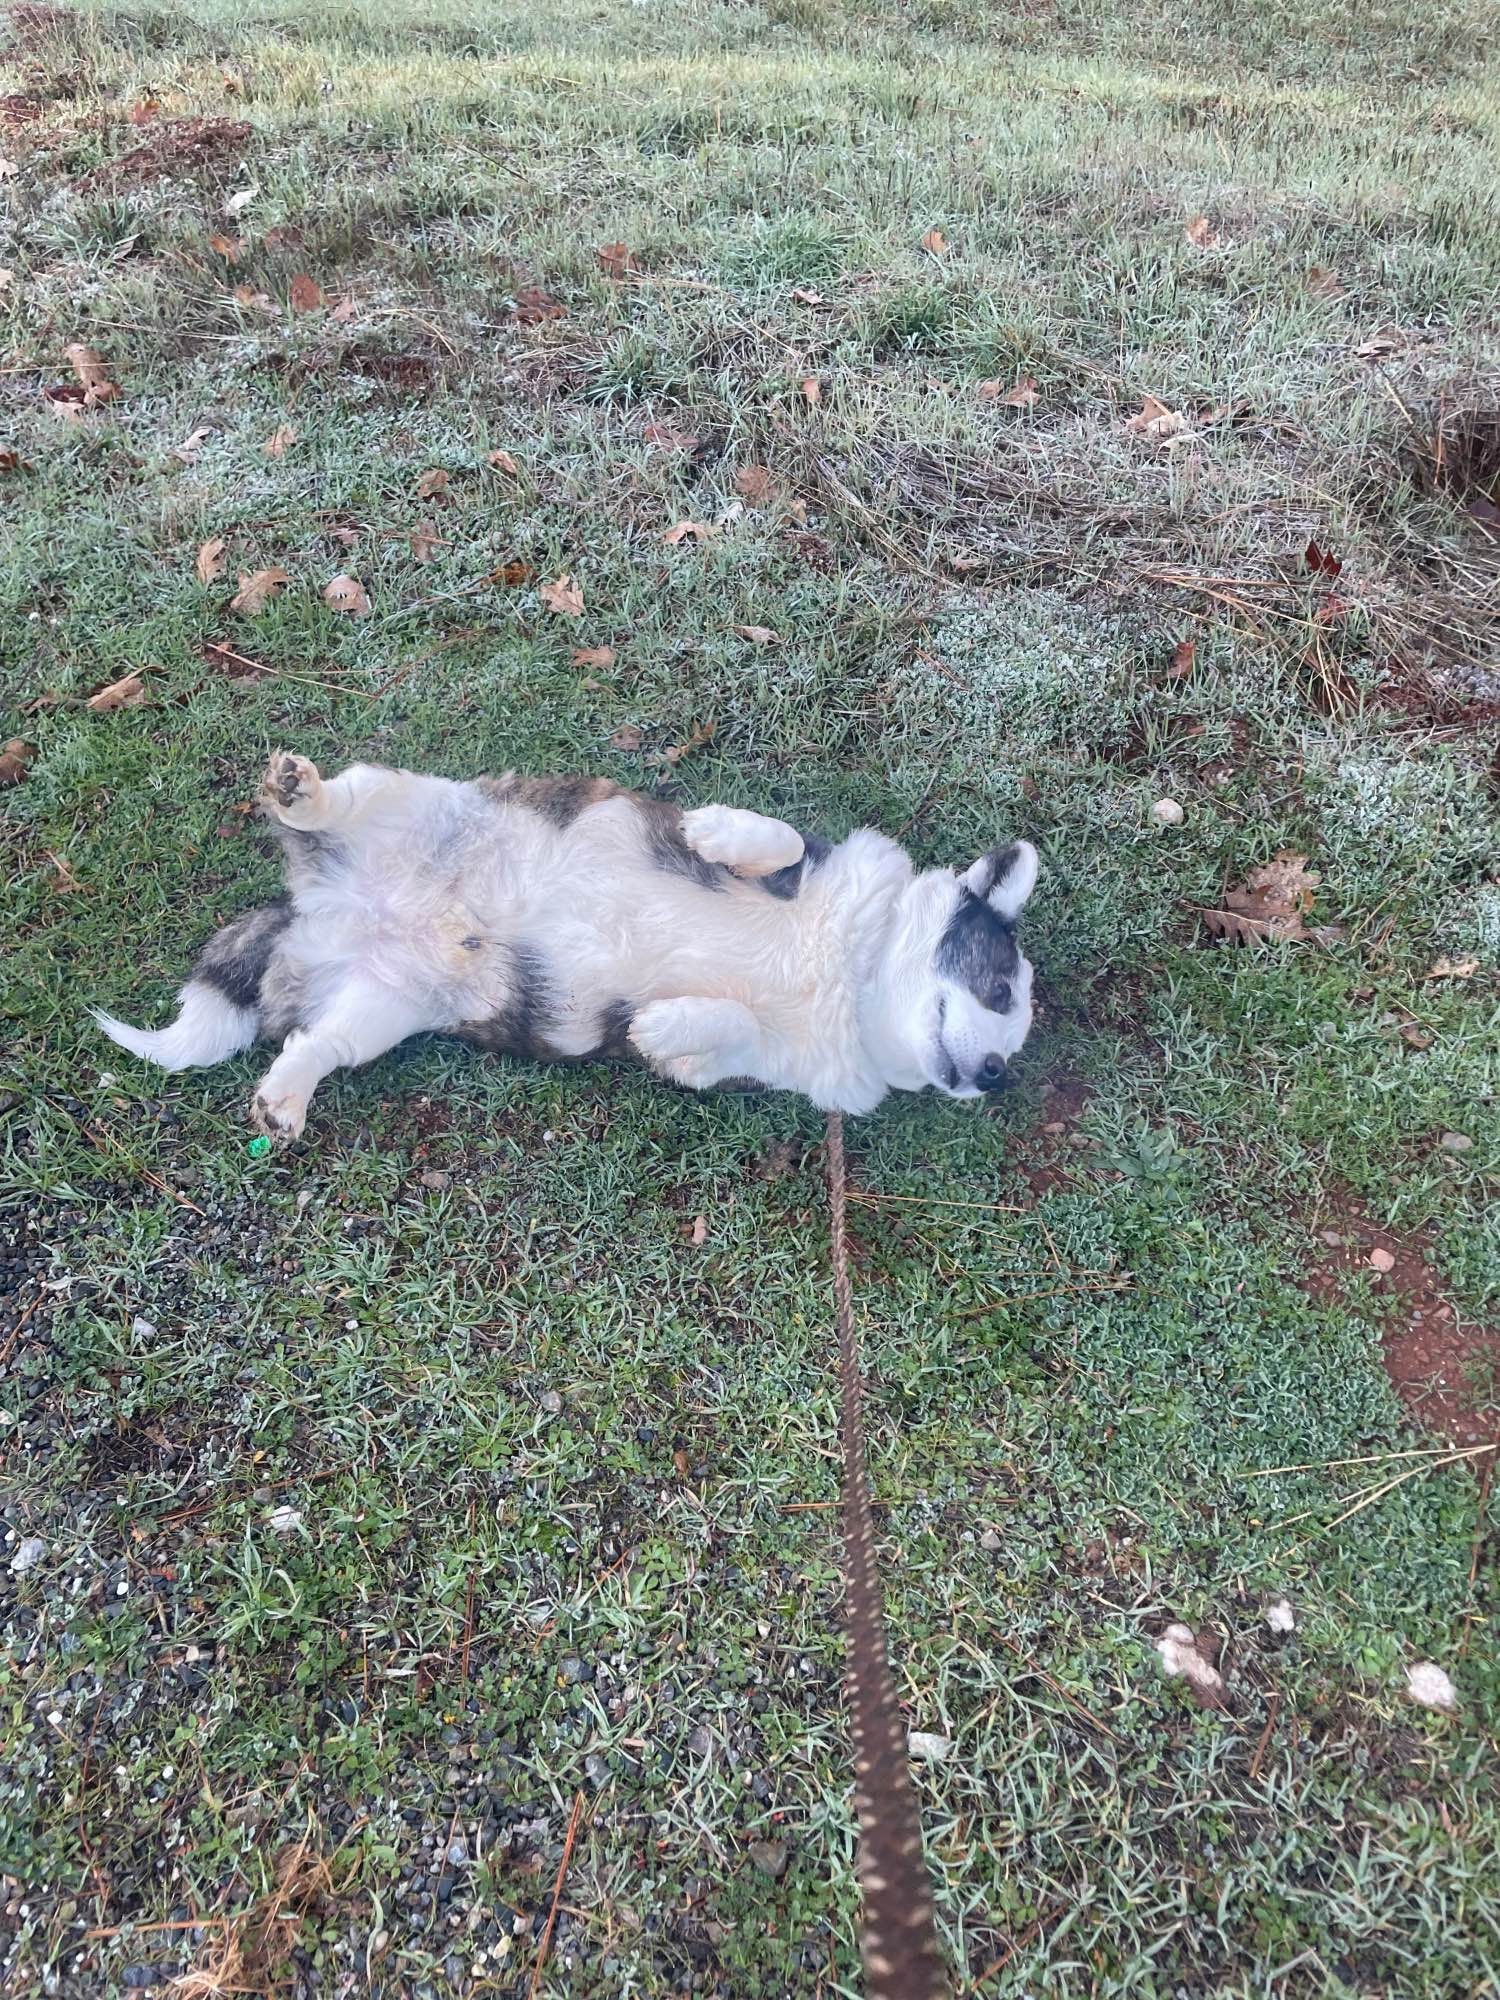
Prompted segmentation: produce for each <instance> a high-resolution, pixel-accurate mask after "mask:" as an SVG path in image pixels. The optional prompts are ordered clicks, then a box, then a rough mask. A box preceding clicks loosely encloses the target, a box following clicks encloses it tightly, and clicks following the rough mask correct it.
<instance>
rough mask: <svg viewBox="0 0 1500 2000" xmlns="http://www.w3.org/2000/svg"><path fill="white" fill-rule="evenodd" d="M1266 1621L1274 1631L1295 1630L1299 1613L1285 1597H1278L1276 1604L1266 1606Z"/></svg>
mask: <svg viewBox="0 0 1500 2000" xmlns="http://www.w3.org/2000/svg"><path fill="white" fill-rule="evenodd" d="M1266 1623H1267V1624H1268V1625H1269V1626H1270V1628H1271V1630H1272V1631H1273V1632H1295V1631H1296V1629H1297V1615H1296V1613H1295V1612H1294V1611H1293V1610H1292V1607H1291V1605H1290V1604H1288V1603H1287V1601H1286V1599H1285V1598H1284V1597H1278V1598H1277V1600H1276V1602H1275V1603H1274V1604H1268V1605H1267V1606H1266Z"/></svg>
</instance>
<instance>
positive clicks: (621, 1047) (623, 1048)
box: [589, 1000, 635, 1061]
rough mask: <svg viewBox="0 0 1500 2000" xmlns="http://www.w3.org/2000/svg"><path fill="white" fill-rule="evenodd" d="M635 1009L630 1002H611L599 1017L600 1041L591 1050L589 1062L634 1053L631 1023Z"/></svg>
mask: <svg viewBox="0 0 1500 2000" xmlns="http://www.w3.org/2000/svg"><path fill="white" fill-rule="evenodd" d="M634 1015H635V1009H634V1007H632V1006H631V1004H630V1002H629V1001H628V1000H611V1001H610V1003H609V1005H608V1006H607V1007H606V1008H605V1010H604V1012H603V1013H602V1014H601V1015H600V1017H599V1040H598V1042H597V1043H596V1044H595V1046H594V1047H593V1048H592V1049H590V1050H589V1060H590V1061H593V1060H595V1059H598V1058H601V1057H604V1056H628V1055H631V1054H633V1053H634V1051H633V1050H632V1048H631V1046H630V1023H631V1021H632V1019H633V1018H634Z"/></svg>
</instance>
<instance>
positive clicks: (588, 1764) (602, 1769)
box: [583, 1750, 609, 1785]
mask: <svg viewBox="0 0 1500 2000" xmlns="http://www.w3.org/2000/svg"><path fill="white" fill-rule="evenodd" d="M583 1768H584V1771H585V1772H586V1773H587V1776H588V1780H589V1783H590V1784H591V1785H607V1784H608V1783H609V1766H608V1764H606V1763H605V1761H604V1759H603V1758H602V1757H601V1756H600V1755H599V1752H598V1751H597V1750H591V1751H590V1752H589V1754H588V1755H587V1757H585V1758H584V1760H583Z"/></svg>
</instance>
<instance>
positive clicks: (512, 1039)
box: [453, 944, 557, 1062]
mask: <svg viewBox="0 0 1500 2000" xmlns="http://www.w3.org/2000/svg"><path fill="white" fill-rule="evenodd" d="M509 952H510V961H511V989H510V992H509V994H508V995H507V996H506V999H505V1002H504V1004H503V1005H502V1006H500V1007H497V1008H496V1010H495V1012H494V1013H493V1014H491V1015H489V1016H488V1017H487V1018H486V1019H485V1020H482V1021H461V1022H460V1023H459V1025H458V1026H457V1027H456V1028H455V1029H454V1030H453V1032H454V1034H456V1035H462V1036H463V1037H464V1039H465V1041H470V1042H477V1043H478V1045H479V1046H480V1048H483V1049H490V1050H493V1051H494V1052H495V1053H497V1054H500V1055H512V1056H525V1057H527V1058H528V1059H529V1060H530V1061H532V1062H554V1061H556V1059H557V1058H556V1055H555V1053H554V1051H553V1049H552V1047H551V1045H550V1044H549V1042H548V1040H547V1030H548V1027H549V1025H550V1022H551V1018H552V988H551V983H550V981H549V980H548V977H547V968H546V965H545V964H544V962H543V960H542V958H541V956H540V954H539V953H537V952H535V951H533V950H532V949H531V948H530V947H529V946H527V945H523V944H522V945H512V946H510V947H509Z"/></svg>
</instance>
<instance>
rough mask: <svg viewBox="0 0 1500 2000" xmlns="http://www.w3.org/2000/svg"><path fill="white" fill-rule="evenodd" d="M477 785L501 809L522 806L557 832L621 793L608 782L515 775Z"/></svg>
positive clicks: (610, 781) (600, 779)
mask: <svg viewBox="0 0 1500 2000" xmlns="http://www.w3.org/2000/svg"><path fill="white" fill-rule="evenodd" d="M480 784H481V786H482V788H483V789H484V790H485V791H487V792H488V793H489V795H490V797H491V798H492V799H494V800H496V801H497V803H499V804H500V805H506V806H525V807H526V809H527V810H528V811H529V812H534V813H536V814H537V815H538V817H539V818H541V819H544V820H546V821H547V822H548V824H549V825H551V826H555V827H558V828H562V827H567V826H571V825H572V824H573V822H574V820H575V819H577V817H578V815H579V814H580V813H581V812H584V811H586V810H587V808H588V807H589V806H597V805H603V803H604V802H605V800H606V799H614V798H619V797H620V796H621V792H622V788H621V787H620V786H619V785H617V784H615V783H613V782H612V780H610V779H609V778H584V777H564V778H527V777H521V776H518V775H517V774H516V773H515V772H511V773H510V774H509V775H507V776H506V777H503V778H483V779H481V780H480Z"/></svg>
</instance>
